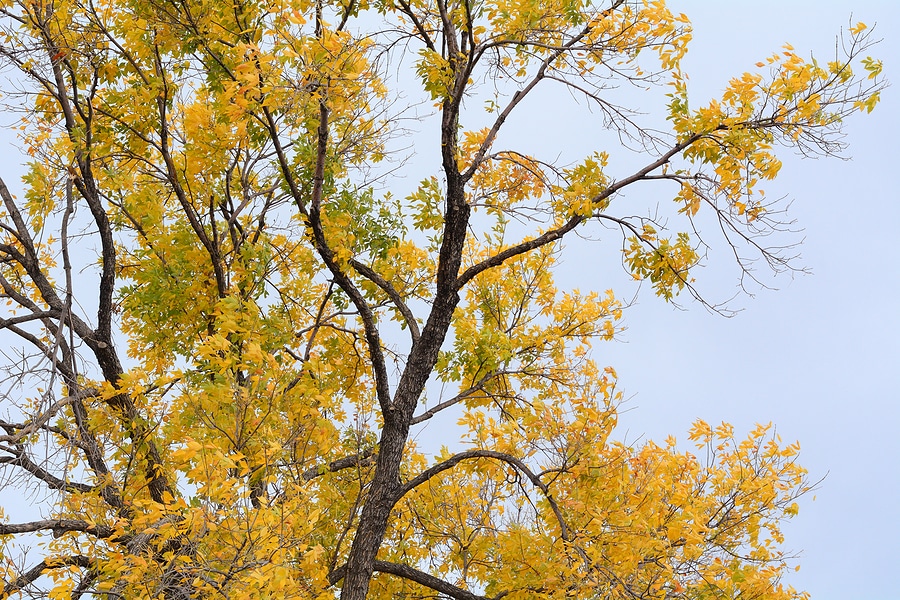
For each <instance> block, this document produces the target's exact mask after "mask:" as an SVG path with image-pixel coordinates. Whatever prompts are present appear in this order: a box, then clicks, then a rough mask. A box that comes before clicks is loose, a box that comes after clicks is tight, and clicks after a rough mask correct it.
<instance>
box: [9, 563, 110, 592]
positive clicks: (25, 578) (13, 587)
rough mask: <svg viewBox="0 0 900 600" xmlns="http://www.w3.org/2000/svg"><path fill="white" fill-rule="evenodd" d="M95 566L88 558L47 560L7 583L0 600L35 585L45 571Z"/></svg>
mask: <svg viewBox="0 0 900 600" xmlns="http://www.w3.org/2000/svg"><path fill="white" fill-rule="evenodd" d="M93 566H94V561H93V560H92V559H90V558H88V557H87V556H81V555H75V556H62V557H58V558H45V559H44V560H42V561H41V562H39V563H38V564H36V565H35V566H33V567H31V568H30V569H28V570H27V571H26V572H25V573H23V574H22V575H20V576H19V577H17V578H16V579H15V580H14V581H7V582H6V583H5V585H4V586H3V591H2V593H0V599H5V598H8V597H9V596H10V595H11V594H13V593H15V592H18V591H19V590H21V589H22V588H24V587H26V586H27V585H29V584H31V583H34V581H35V580H36V579H38V578H39V577H40V576H41V575H43V574H44V571H47V570H50V569H59V568H62V567H81V568H82V569H90V568H92V567H93Z"/></svg>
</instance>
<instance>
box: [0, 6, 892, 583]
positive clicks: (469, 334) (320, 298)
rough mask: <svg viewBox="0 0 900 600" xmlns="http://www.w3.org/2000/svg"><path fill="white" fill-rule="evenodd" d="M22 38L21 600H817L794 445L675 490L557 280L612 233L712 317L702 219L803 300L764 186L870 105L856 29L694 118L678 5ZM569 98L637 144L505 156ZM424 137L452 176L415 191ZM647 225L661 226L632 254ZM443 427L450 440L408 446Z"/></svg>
mask: <svg viewBox="0 0 900 600" xmlns="http://www.w3.org/2000/svg"><path fill="white" fill-rule="evenodd" d="M0 15H2V20H0V23H2V25H0V58H2V61H3V64H4V65H5V66H6V67H8V68H12V69H13V70H14V73H15V75H14V80H13V82H11V83H10V87H9V89H7V90H6V92H7V95H6V96H5V98H4V101H5V102H6V105H7V110H12V111H19V112H20V113H21V117H22V118H21V122H20V124H21V126H22V128H21V132H20V134H21V140H22V145H23V147H24V149H25V150H26V152H27V155H28V156H27V161H28V165H27V174H26V175H25V177H24V190H25V191H24V195H22V196H21V197H16V196H15V195H14V194H13V192H12V191H11V190H10V189H8V188H7V186H6V185H5V184H3V183H2V182H0V196H2V201H3V205H2V210H0V227H2V231H0V287H2V293H0V296H2V298H3V300H4V302H5V307H4V308H3V313H2V314H0V336H2V337H0V346H2V347H3V348H6V350H4V352H3V360H4V361H5V363H4V365H3V366H4V374H5V379H4V380H3V382H4V387H3V389H2V390H0V394H2V397H0V400H2V405H3V412H2V414H0V419H2V420H0V426H2V429H3V431H2V435H0V468H2V472H3V477H4V479H3V481H4V485H5V486H6V489H5V491H4V497H5V502H6V503H7V507H9V506H10V504H12V503H13V502H15V500H14V498H15V496H16V492H15V491H12V490H20V491H22V492H23V493H25V494H30V496H29V497H33V498H37V499H39V500H40V516H39V518H35V519H33V520H28V521H12V520H10V519H9V518H4V519H2V523H0V561H2V562H0V572H2V579H3V581H2V591H0V597H3V598H5V597H13V596H23V597H31V596H39V597H47V598H56V599H59V598H88V597H96V598H109V599H114V598H129V599H131V598H135V599H137V598H148V599H150V598H152V599H157V598H166V599H187V598H220V597H221V598H334V597H337V596H340V597H341V598H343V599H345V600H353V599H355V600H362V599H363V598H373V599H381V598H384V599H387V598H405V597H417V598H418V597H452V598H455V599H457V600H474V599H482V598H497V599H499V598H505V599H508V600H513V599H532V598H533V599H538V598H611V599H612V598H622V599H625V598H635V599H645V598H646V599H648V600H649V599H660V600H662V599H664V598H665V599H669V598H677V599H684V600H695V599H696V600H700V599H717V598H729V599H734V598H741V599H747V600H750V599H754V598H765V599H767V600H787V599H792V598H802V597H803V596H804V594H802V593H800V592H797V591H795V590H793V589H791V588H790V587H788V586H786V585H784V584H782V582H781V580H782V577H783V575H784V573H785V572H786V570H787V569H790V568H792V567H793V563H792V561H791V560H790V557H788V556H786V555H785V553H784V550H783V549H782V541H783V540H782V534H781V529H780V527H781V525H782V524H783V522H784V521H785V520H786V519H788V518H790V517H792V516H793V515H794V514H796V512H797V503H796V499H797V498H798V497H799V496H800V495H802V494H804V493H805V492H806V491H808V490H809V489H810V482H809V481H808V479H807V476H806V472H805V470H804V469H803V468H802V467H801V466H799V465H798V464H797V462H796V459H797V453H798V446H797V445H795V444H785V443H783V442H782V441H781V440H780V439H779V438H778V436H777V435H776V434H775V433H774V431H773V430H772V429H771V428H769V427H766V426H760V427H758V428H757V429H755V430H754V431H751V432H750V433H749V434H747V435H743V434H741V435H736V434H735V433H734V432H733V431H732V428H731V427H730V426H728V425H725V424H723V425H721V426H719V427H715V428H714V427H711V426H710V425H707V424H706V423H704V422H702V421H698V422H697V423H696V425H695V426H694V428H693V429H692V430H691V431H690V434H689V435H690V440H692V441H693V442H694V443H695V444H696V448H694V449H693V450H692V451H690V452H688V451H685V448H686V447H690V448H693V447H692V446H683V445H679V444H676V442H675V440H674V438H670V439H669V440H667V441H666V442H665V443H663V444H656V443H653V442H647V443H643V444H640V445H627V444H624V443H622V442H621V441H617V440H618V438H617V437H615V436H614V435H613V431H614V429H615V425H616V407H617V406H618V404H619V403H620V401H621V395H620V392H618V391H617V388H616V374H615V371H614V370H613V369H612V368H610V367H605V368H604V367H603V366H602V365H603V363H602V362H596V359H595V358H593V357H592V356H593V355H592V353H591V352H592V343H594V342H596V341H599V340H610V339H612V338H613V337H614V336H616V334H617V333H618V332H619V331H620V329H621V318H622V311H623V305H622V303H621V302H620V300H618V299H617V298H616V296H615V295H614V294H613V292H612V291H583V290H576V289H565V288H560V287H558V285H557V283H556V282H555V280H554V275H555V274H556V273H557V269H556V268H555V267H556V265H557V264H558V262H559V261H560V260H561V257H563V256H565V255H566V251H565V249H564V248H563V247H562V245H561V242H562V240H564V239H566V236H570V235H578V233H579V232H582V233H588V234H589V233H590V232H591V231H595V230H597V228H603V229H602V230H603V231H604V232H609V231H613V232H615V235H614V236H613V237H615V238H616V240H615V243H613V244H612V245H609V244H606V245H603V244H598V245H597V251H598V252H599V251H604V252H613V253H616V252H620V253H622V260H623V264H624V265H625V267H626V268H627V269H629V270H630V272H631V273H633V275H634V277H635V278H637V279H641V280H646V281H648V282H649V284H648V285H650V286H651V287H652V289H653V290H654V291H655V292H656V293H657V294H658V295H659V296H661V297H662V298H664V299H666V300H671V299H672V298H674V296H675V295H677V294H679V293H684V292H689V293H691V294H693V295H694V296H696V297H700V295H699V294H698V292H697V290H696V288H695V282H694V279H693V278H692V275H691V269H692V268H693V267H695V266H696V265H697V264H699V263H700V262H701V258H702V256H703V251H702V249H701V244H702V241H701V240H698V239H697V238H696V235H695V229H696V228H695V223H697V222H698V221H697V219H701V218H703V219H709V220H710V222H714V223H718V224H719V225H720V226H721V233H722V234H723V235H724V236H725V237H724V239H725V241H726V242H727V243H728V244H730V246H731V247H732V248H734V250H735V255H736V256H737V257H738V263H739V266H740V267H741V268H743V269H748V268H749V262H748V261H750V260H752V259H754V258H755V259H762V260H763V261H766V262H768V263H769V264H770V265H771V266H772V267H773V268H775V269H782V268H790V266H791V265H790V263H789V262H788V259H789V258H790V257H789V256H785V255H784V254H781V253H779V251H778V250H777V249H772V248H770V247H768V246H767V245H766V236H767V235H768V234H769V233H771V232H772V231H775V230H777V229H778V228H779V225H780V223H779V216H778V215H779V213H778V206H777V203H773V202H771V201H770V200H769V199H767V197H766V195H765V193H764V192H763V190H762V189H761V186H762V185H764V183H765V182H766V181H768V180H771V179H773V178H774V177H775V176H776V175H777V173H778V170H779V167H780V166H781V163H780V162H779V160H778V158H777V152H776V149H778V148H779V147H786V148H787V149H788V150H798V149H799V150H800V151H801V152H804V153H808V154H826V155H827V154H831V153H834V152H835V151H836V150H837V149H838V148H839V144H840V137H839V136H840V132H841V126H842V123H843V121H844V119H845V118H846V117H848V116H849V115H851V114H852V113H854V112H858V111H864V112H868V111H871V110H872V108H873V106H874V105H875V104H876V102H877V101H878V93H879V90H880V89H881V87H882V85H883V83H882V79H881V74H880V71H881V64H880V63H879V62H878V61H877V60H874V59H871V58H867V57H866V51H867V48H868V47H869V46H870V45H871V42H870V38H869V35H870V32H869V30H868V29H867V28H866V27H865V26H864V25H862V24H860V25H857V26H855V27H853V28H852V29H850V30H849V31H848V32H846V33H845V34H844V35H843V37H842V38H841V44H840V45H839V53H838V54H836V55H835V56H833V57H829V58H830V59H829V60H826V61H822V62H817V61H815V60H807V59H804V58H801V56H800V54H798V53H797V52H795V51H794V50H793V49H792V48H790V47H788V46H786V47H785V48H783V49H781V50H779V51H778V52H777V53H776V54H773V55H771V56H770V57H768V58H763V60H762V61H761V62H760V63H759V64H758V65H757V67H756V70H754V71H752V72H749V73H745V74H743V75H740V76H738V77H736V78H734V79H733V80H731V82H730V83H729V84H728V85H727V87H726V89H725V90H724V93H723V94H722V96H721V98H718V99H714V100H712V101H709V102H707V103H705V104H704V103H696V102H689V94H688V91H689V86H688V83H687V77H686V74H685V73H683V72H682V70H681V67H680V61H681V59H682V58H683V56H684V55H685V52H687V49H688V42H689V40H690V37H691V30H690V24H689V21H688V19H687V17H685V16H683V15H677V14H672V13H671V12H670V11H669V9H668V8H667V7H666V6H665V4H664V3H663V2H662V1H654V2H650V1H644V2H634V1H630V0H629V1H622V0H615V1H612V0H604V1H603V2H581V1H573V0H542V1H541V2H533V1H531V0H528V1H525V0H385V1H379V2H372V3H370V2H368V0H337V1H328V0H319V1H318V2H312V1H310V0H229V1H228V2H225V1H223V0H89V1H81V0H0ZM627 81H631V82H636V83H639V84H640V85H642V86H647V87H650V88H655V89H660V90H662V93H661V94H660V95H659V98H660V99H662V102H661V103H660V104H659V105H658V106H657V107H656V109H657V110H656V113H657V114H664V115H666V117H667V123H668V129H667V130H666V131H659V130H657V129H655V128H650V127H643V126H642V125H641V122H640V117H639V115H637V114H636V113H633V112H631V111H630V110H629V109H628V107H621V106H617V105H615V104H614V103H612V102H611V101H610V100H609V98H608V96H607V93H606V90H607V89H608V88H609V87H610V86H612V85H614V84H616V83H625V82H627ZM553 86H557V87H558V88H559V93H566V94H568V92H572V93H574V94H575V95H576V96H577V97H578V98H579V99H580V101H581V106H582V107H584V108H585V109H587V108H590V109H591V110H592V112H588V111H587V110H585V113H584V118H585V119H601V120H602V121H603V123H604V124H605V126H606V127H607V129H608V130H610V131H613V132H616V133H618V134H620V135H621V137H622V138H623V139H628V140H630V143H628V144H624V145H623V147H621V148H620V147H618V146H613V147H611V146H607V145H605V146H604V147H601V148H598V149H597V151H596V152H595V153H592V154H591V155H589V156H586V157H584V158H583V159H582V160H580V161H577V162H575V163H573V164H558V163H557V162H555V160H556V159H555V155H553V154H550V155H548V156H541V155H535V154H534V153H530V154H529V153H528V152H525V151H523V150H522V149H517V148H516V147H510V146H509V145H508V142H507V138H506V137H505V133H506V132H507V128H508V125H507V124H506V121H507V119H508V118H509V117H510V115H512V114H513V113H514V112H516V111H519V110H522V106H523V105H524V104H525V103H527V102H528V101H529V99H530V98H531V96H532V95H533V94H532V92H533V90H535V89H536V88H538V87H540V88H544V87H553ZM564 88H567V89H568V92H564V91H563V89H564ZM663 94H667V95H663ZM642 108H644V109H646V108H647V107H642ZM412 114H416V115H418V116H419V117H420V118H421V126H422V127H423V128H425V129H426V130H427V131H430V132H431V134H430V135H431V137H430V138H428V143H430V144H432V145H433V148H431V149H430V151H432V152H433V156H435V157H438V161H437V163H436V164H440V169H439V170H437V171H436V172H433V173H432V172H419V171H416V170H411V171H409V172H408V173H405V175H406V180H402V179H400V178H398V177H397V176H396V175H397V174H398V173H400V174H403V173H404V169H405V168H406V163H405V162H404V158H405V157H406V156H407V155H408V154H409V151H408V149H407V150H406V151H404V150H403V149H402V147H403V139H404V138H403V136H404V133H405V131H406V130H407V128H408V127H410V118H411V115H412ZM429 123H430V125H429ZM414 126H418V124H414ZM429 127H430V129H429ZM398 142H399V144H398ZM418 143H419V142H417V144H418ZM626 147H627V148H630V150H628V149H626ZM398 148H401V149H398ZM635 149H637V150H638V151H639V154H640V155H642V156H643V160H644V165H645V166H643V167H642V168H639V169H636V170H633V171H629V172H618V171H617V170H616V169H613V168H611V167H610V166H609V164H610V160H609V159H610V156H611V155H613V154H614V153H616V152H632V151H634V150H635ZM417 151H423V152H424V151H425V150H423V149H421V148H419V149H417ZM7 179H8V178H7ZM410 181H420V183H418V184H415V185H412V186H410ZM638 187H640V188H642V189H645V190H646V195H645V196H644V198H647V197H652V199H653V200H652V201H653V202H654V203H662V202H665V203H666V205H669V206H671V205H672V201H673V200H674V203H675V204H674V210H672V211H671V216H670V218H665V219H663V218H660V219H659V220H658V221H657V220H653V219H651V218H649V217H646V216H644V217H637V216H633V215H640V214H649V213H646V211H645V210H644V209H641V208H636V207H635V206H634V204H633V203H634V202H635V200H634V198H635V197H634V196H631V197H630V198H629V199H628V200H627V201H626V199H625V198H624V194H623V193H622V192H623V191H624V190H626V189H629V190H630V189H631V188H638ZM410 188H411V189H410ZM396 190H402V191H401V192H399V193H398V192H397V191H396ZM642 210H643V211H644V212H642ZM607 237H609V236H607ZM439 413H440V414H441V415H442V416H443V415H446V414H447V413H449V414H451V415H453V417H452V420H456V421H458V425H459V428H458V430H455V431H452V430H451V431H447V432H446V438H445V439H440V440H437V441H436V443H433V444H432V445H431V446H430V447H419V445H417V444H416V443H414V442H413V441H412V440H413V439H414V438H415V436H417V435H418V432H420V431H422V428H423V427H425V425H427V424H428V423H429V421H430V419H432V418H433V417H435V415H438V414H439ZM427 431H428V434H427V435H428V436H432V437H433V436H434V435H435V434H436V433H437V429H435V428H431V429H428V430H427ZM28 548H30V550H29V551H27V552H26V551H25V550H26V549H28Z"/></svg>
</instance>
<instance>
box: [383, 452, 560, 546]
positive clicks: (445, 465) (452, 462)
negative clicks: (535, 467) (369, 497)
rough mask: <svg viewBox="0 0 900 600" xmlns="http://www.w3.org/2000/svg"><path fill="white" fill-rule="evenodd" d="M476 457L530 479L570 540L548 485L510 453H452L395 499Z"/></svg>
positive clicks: (404, 488)
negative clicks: (510, 468) (499, 464)
mask: <svg viewBox="0 0 900 600" xmlns="http://www.w3.org/2000/svg"><path fill="white" fill-rule="evenodd" d="M477 458H491V459H494V460H499V461H501V462H505V463H506V464H508V465H510V466H511V467H513V468H515V469H517V470H518V471H519V472H520V473H522V474H523V475H525V477H527V478H528V480H529V481H531V483H532V485H534V487H536V488H538V489H539V490H541V492H542V493H543V494H544V497H545V498H546V499H547V502H548V503H549V504H550V508H551V509H552V510H553V514H554V515H555V516H556V520H557V522H558V523H559V528H560V537H562V539H563V540H565V541H567V542H569V541H571V539H570V536H569V528H568V526H566V522H565V519H563V515H562V511H561V510H560V508H559V505H558V504H557V503H556V500H554V499H553V496H551V494H550V486H548V485H547V484H546V483H544V482H543V481H541V478H540V476H539V475H535V474H534V472H532V471H531V469H529V468H528V465H526V464H525V463H524V462H522V461H521V460H520V459H518V458H516V457H515V456H512V455H511V454H506V453H505V452H497V451H496V450H480V449H479V450H466V451H465V452H459V453H458V454H454V455H453V456H451V457H450V458H448V459H447V460H445V461H443V462H439V463H438V464H436V465H434V466H432V467H431V468H429V469H426V470H425V471H423V472H422V473H420V474H419V475H417V476H416V477H414V478H412V479H410V480H409V481H408V482H406V484H405V485H404V486H403V487H401V488H400V490H399V491H398V492H397V497H396V500H395V502H396V501H399V500H400V498H402V497H403V496H405V495H406V494H407V493H408V492H410V491H412V490H413V489H415V488H417V487H418V486H420V485H422V484H423V483H425V482H426V481H428V480H429V479H431V478H432V477H435V476H436V475H439V474H440V473H443V472H444V471H447V470H449V469H452V468H453V467H455V466H456V465H458V464H459V463H461V462H462V461H464V460H472V459H477Z"/></svg>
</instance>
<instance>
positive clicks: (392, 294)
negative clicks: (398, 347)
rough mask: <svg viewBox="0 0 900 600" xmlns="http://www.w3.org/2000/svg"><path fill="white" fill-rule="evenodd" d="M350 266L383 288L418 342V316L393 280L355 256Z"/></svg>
mask: <svg viewBox="0 0 900 600" xmlns="http://www.w3.org/2000/svg"><path fill="white" fill-rule="evenodd" d="M350 266H351V267H353V268H354V269H356V270H357V272H359V274H360V275H362V276H363V277H365V278H366V279H368V280H369V281H371V282H372V283H374V284H375V285H377V286H378V287H380V288H381V290H382V291H383V292H384V293H385V294H387V295H388V297H389V298H390V299H391V302H393V303H394V306H395V307H396V308H397V310H399V311H400V314H401V315H403V320H404V321H405V322H406V326H407V327H409V334H410V336H411V337H412V342H413V344H415V343H416V342H418V341H419V338H420V337H421V335H422V334H421V332H420V331H419V323H418V322H417V321H416V317H415V315H413V313H412V311H411V310H410V309H409V306H407V305H406V302H404V301H403V298H402V297H401V296H400V293H399V292H397V290H396V288H394V286H393V285H391V282H390V281H388V280H386V279H385V278H384V277H382V276H381V274H380V273H378V272H377V271H375V270H374V269H371V268H369V267H367V266H366V265H364V264H363V263H361V262H359V261H358V260H356V259H355V258H351V259H350Z"/></svg>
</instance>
